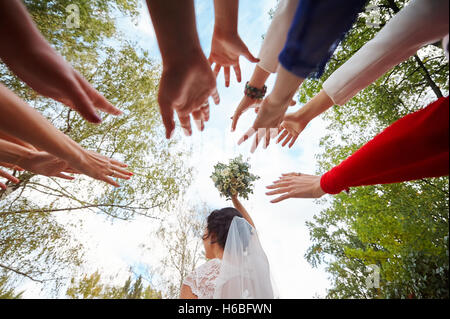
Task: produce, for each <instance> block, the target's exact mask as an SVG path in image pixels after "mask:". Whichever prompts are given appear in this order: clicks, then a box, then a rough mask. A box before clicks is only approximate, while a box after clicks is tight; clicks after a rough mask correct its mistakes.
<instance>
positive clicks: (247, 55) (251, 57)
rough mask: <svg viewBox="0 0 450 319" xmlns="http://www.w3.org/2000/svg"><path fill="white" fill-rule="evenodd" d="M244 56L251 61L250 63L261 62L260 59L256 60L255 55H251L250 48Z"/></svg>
mask: <svg viewBox="0 0 450 319" xmlns="http://www.w3.org/2000/svg"><path fill="white" fill-rule="evenodd" d="M243 56H245V57H246V58H247V60H249V61H250V62H253V63H257V62H259V59H258V58H255V57H254V56H253V54H251V53H250V51H249V50H248V48H246V51H245V52H244V53H243Z"/></svg>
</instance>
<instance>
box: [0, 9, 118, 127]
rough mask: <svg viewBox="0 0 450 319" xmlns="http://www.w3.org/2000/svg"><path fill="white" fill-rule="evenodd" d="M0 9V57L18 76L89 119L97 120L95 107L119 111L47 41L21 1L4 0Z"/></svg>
mask: <svg viewBox="0 0 450 319" xmlns="http://www.w3.org/2000/svg"><path fill="white" fill-rule="evenodd" d="M2 4H3V2H2ZM3 6H4V8H3ZM0 12H1V18H0V37H1V38H2V41H3V42H4V43H8V45H3V46H0V59H1V60H2V61H3V62H4V63H5V64H6V65H7V66H8V67H9V68H10V69H11V71H12V72H14V73H15V74H16V75H17V76H18V77H19V78H20V79H21V80H23V81H24V82H25V83H27V84H28V85H29V86H30V87H31V88H32V89H34V90H35V91H36V92H38V93H39V94H42V95H44V96H47V97H50V98H52V99H55V100H57V101H59V102H62V103H64V104H66V105H67V106H69V107H70V108H72V109H73V110H75V111H77V112H78V113H80V114H81V116H82V117H84V118H85V119H86V120H88V121H89V122H92V123H100V122H101V119H100V117H99V116H98V115H97V113H96V109H99V110H101V111H104V112H106V113H109V114H113V115H119V114H121V113H122V112H121V111H120V110H119V109H117V108H116V107H114V106H113V105H112V104H111V103H109V102H108V101H107V100H106V99H105V98H104V97H103V96H102V95H101V94H100V93H99V92H97V90H95V89H94V88H93V87H92V86H91V85H90V84H89V83H88V81H86V79H84V78H83V77H82V76H81V75H80V74H78V72H77V71H75V70H74V69H73V68H72V67H71V66H70V65H69V63H67V62H66V61H65V60H64V59H63V58H62V57H61V55H59V54H58V53H57V52H56V51H55V50H54V49H53V48H52V47H51V46H50V45H49V44H48V42H47V41H46V40H45V38H44V37H43V36H42V35H41V33H40V32H39V30H38V29H37V27H36V25H35V24H34V23H33V20H32V19H31V17H30V15H29V13H28V12H27V9H26V7H25V6H24V5H23V3H22V2H21V1H8V3H4V5H2V8H0Z"/></svg>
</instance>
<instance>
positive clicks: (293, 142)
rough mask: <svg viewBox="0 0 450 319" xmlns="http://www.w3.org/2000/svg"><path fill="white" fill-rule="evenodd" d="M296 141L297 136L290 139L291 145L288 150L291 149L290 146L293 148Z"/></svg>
mask: <svg viewBox="0 0 450 319" xmlns="http://www.w3.org/2000/svg"><path fill="white" fill-rule="evenodd" d="M297 139H298V135H297V136H295V137H294V138H293V139H292V141H291V143H290V144H289V148H291V147H292V146H294V144H295V142H296V141H297Z"/></svg>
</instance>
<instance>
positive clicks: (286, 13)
mask: <svg viewBox="0 0 450 319" xmlns="http://www.w3.org/2000/svg"><path fill="white" fill-rule="evenodd" d="M298 2H299V0H281V1H280V3H279V4H278V7H277V9H276V11H275V14H274V16H273V19H272V22H271V24H270V26H269V29H268V30H267V33H266V36H265V38H264V42H263V44H262V46H261V50H260V51H259V56H258V57H259V59H260V61H259V63H258V66H259V67H260V68H262V69H264V70H265V71H267V72H270V73H275V72H276V71H277V67H278V55H279V54H280V52H281V50H282V49H283V47H284V44H285V43H286V38H287V34H288V31H289V28H290V26H291V23H292V20H293V19H294V15H295V11H296V10H297V6H298Z"/></svg>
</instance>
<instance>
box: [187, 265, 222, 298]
mask: <svg viewBox="0 0 450 319" xmlns="http://www.w3.org/2000/svg"><path fill="white" fill-rule="evenodd" d="M220 266H221V260H220V259H218V258H215V259H211V260H209V261H207V262H206V263H204V264H203V265H201V266H200V267H198V268H196V269H195V270H194V271H193V272H192V273H191V274H190V275H189V276H187V277H186V279H184V282H183V284H184V285H187V286H189V287H191V290H192V293H193V294H194V295H196V296H197V297H198V299H212V298H213V296H214V290H215V288H216V279H217V277H218V276H219V272H220Z"/></svg>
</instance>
